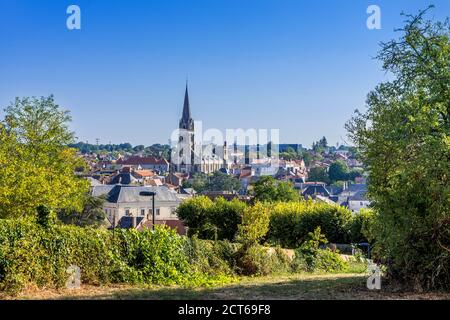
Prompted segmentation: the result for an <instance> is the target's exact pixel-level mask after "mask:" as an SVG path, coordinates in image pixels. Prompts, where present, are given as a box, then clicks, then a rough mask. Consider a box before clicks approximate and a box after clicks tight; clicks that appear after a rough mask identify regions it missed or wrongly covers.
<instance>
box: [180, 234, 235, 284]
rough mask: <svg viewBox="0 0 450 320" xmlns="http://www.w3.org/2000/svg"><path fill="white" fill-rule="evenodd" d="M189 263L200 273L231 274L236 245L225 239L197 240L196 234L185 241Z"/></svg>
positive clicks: (233, 266) (233, 267)
mask: <svg viewBox="0 0 450 320" xmlns="http://www.w3.org/2000/svg"><path fill="white" fill-rule="evenodd" d="M185 250H186V254H187V256H188V257H189V263H190V264H191V265H192V266H193V267H194V268H195V270H196V271H198V272H200V273H202V274H209V275H212V276H217V275H233V274H234V270H235V267H236V256H235V255H236V252H237V250H238V247H237V245H236V244H233V243H231V242H229V241H227V240H225V241H210V240H199V239H198V238H197V237H196V236H193V237H191V238H189V240H188V241H187V242H186V247H185Z"/></svg>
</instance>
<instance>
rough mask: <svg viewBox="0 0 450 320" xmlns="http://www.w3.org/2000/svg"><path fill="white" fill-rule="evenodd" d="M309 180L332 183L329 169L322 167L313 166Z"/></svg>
mask: <svg viewBox="0 0 450 320" xmlns="http://www.w3.org/2000/svg"><path fill="white" fill-rule="evenodd" d="M308 181H313V182H325V183H326V184H328V183H330V178H329V177H328V173H327V171H326V170H325V169H324V168H322V167H313V168H311V169H310V170H309V174H308Z"/></svg>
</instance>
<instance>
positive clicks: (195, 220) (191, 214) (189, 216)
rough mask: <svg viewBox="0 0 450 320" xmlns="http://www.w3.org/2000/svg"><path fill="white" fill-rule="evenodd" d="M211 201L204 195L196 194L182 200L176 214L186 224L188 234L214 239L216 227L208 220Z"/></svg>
mask: <svg viewBox="0 0 450 320" xmlns="http://www.w3.org/2000/svg"><path fill="white" fill-rule="evenodd" d="M213 204H214V203H213V201H212V200H211V199H209V198H208V197H206V196H198V197H194V198H192V199H189V200H186V201H183V202H182V203H181V204H180V205H179V206H178V208H177V210H176V213H177V216H178V217H179V218H180V219H181V220H183V222H184V223H185V224H186V225H187V226H188V228H189V229H188V236H193V235H197V236H198V237H199V238H202V239H214V235H215V234H214V233H215V231H216V228H214V227H213V225H212V224H211V222H210V219H209V214H210V212H211V211H210V210H211V207H212V206H213Z"/></svg>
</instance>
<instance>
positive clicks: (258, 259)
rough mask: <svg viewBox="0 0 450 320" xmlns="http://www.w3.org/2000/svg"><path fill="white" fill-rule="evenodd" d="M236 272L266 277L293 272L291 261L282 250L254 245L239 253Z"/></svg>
mask: <svg viewBox="0 0 450 320" xmlns="http://www.w3.org/2000/svg"><path fill="white" fill-rule="evenodd" d="M236 261H237V268H236V272H237V273H238V274H241V275H247V276H265V275H268V274H274V273H287V272H291V269H292V268H291V261H290V259H289V257H288V256H287V255H286V254H285V253H284V252H283V251H282V250H281V249H280V248H276V249H275V250H272V249H271V248H267V247H263V246H261V245H258V244H253V245H251V246H249V247H247V248H245V250H240V251H238V253H237V259H236Z"/></svg>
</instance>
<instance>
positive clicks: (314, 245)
mask: <svg viewBox="0 0 450 320" xmlns="http://www.w3.org/2000/svg"><path fill="white" fill-rule="evenodd" d="M308 238H309V239H308V240H306V241H305V242H304V243H303V244H302V245H301V246H300V247H299V248H298V249H297V250H296V251H295V258H294V263H293V268H294V270H295V271H308V272H313V271H325V272H339V271H345V270H346V269H347V268H348V266H347V264H346V263H345V261H344V260H343V259H342V258H341V257H340V256H339V254H337V253H335V252H332V251H331V250H330V249H329V248H327V249H320V245H321V244H326V243H327V239H326V237H325V236H324V235H323V234H321V231H320V227H317V228H316V229H314V232H310V233H309V234H308Z"/></svg>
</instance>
